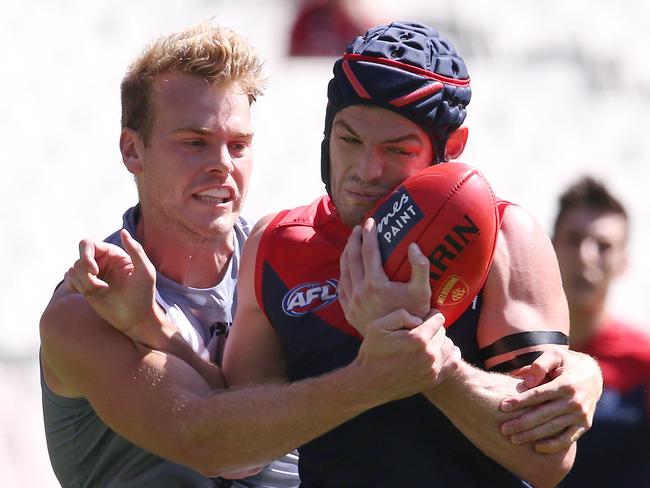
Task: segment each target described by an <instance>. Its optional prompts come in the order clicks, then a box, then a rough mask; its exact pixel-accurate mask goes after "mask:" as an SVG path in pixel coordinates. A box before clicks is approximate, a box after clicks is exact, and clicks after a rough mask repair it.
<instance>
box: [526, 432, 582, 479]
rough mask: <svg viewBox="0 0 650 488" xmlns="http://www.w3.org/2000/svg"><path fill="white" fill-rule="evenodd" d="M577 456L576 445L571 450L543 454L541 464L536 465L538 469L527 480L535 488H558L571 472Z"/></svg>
mask: <svg viewBox="0 0 650 488" xmlns="http://www.w3.org/2000/svg"><path fill="white" fill-rule="evenodd" d="M575 455H576V448H575V443H574V444H573V445H572V446H571V448H569V449H567V450H565V451H562V452H559V453H555V454H541V455H540V456H542V459H541V462H539V463H535V464H536V469H535V471H534V472H533V473H530V476H528V477H526V478H525V479H526V481H528V483H530V484H531V485H532V486H533V487H534V488H554V487H556V486H557V485H558V484H559V483H560V482H561V481H562V480H563V479H564V477H565V476H566V475H567V474H568V473H569V471H571V468H572V467H573V462H574V460H575Z"/></svg>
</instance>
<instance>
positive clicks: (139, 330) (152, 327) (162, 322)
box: [129, 307, 226, 389]
mask: <svg viewBox="0 0 650 488" xmlns="http://www.w3.org/2000/svg"><path fill="white" fill-rule="evenodd" d="M129 337H130V339H131V340H133V341H134V342H136V343H138V344H142V345H143V346H145V347H147V348H150V349H153V350H157V351H162V352H166V353H168V354H172V355H174V356H176V357H178V358H179V359H181V360H183V361H185V362H186V363H187V364H188V365H190V366H191V367H192V368H193V369H194V370H195V371H196V372H197V373H199V374H200V375H201V377H203V379H204V380H205V381H206V382H207V383H208V385H209V386H210V387H211V388H213V389H220V388H225V387H226V382H225V380H224V378H223V374H222V372H221V368H219V367H217V366H216V365H214V364H212V363H209V362H207V361H204V360H203V359H201V357H199V355H198V354H197V353H196V352H195V351H194V350H193V349H192V346H191V345H190V344H189V343H188V342H187V341H186V340H185V339H184V338H183V336H182V335H181V334H180V332H179V331H178V329H177V328H176V325H175V324H174V323H173V322H172V321H171V320H170V319H169V317H167V315H166V314H165V312H164V311H163V310H162V309H161V308H160V307H156V308H155V310H154V311H153V312H152V313H151V314H150V315H149V317H147V319H146V320H145V321H144V322H142V323H140V324H137V325H135V326H133V327H131V328H130V333H129Z"/></svg>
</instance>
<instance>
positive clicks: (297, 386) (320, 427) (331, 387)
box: [177, 364, 388, 475]
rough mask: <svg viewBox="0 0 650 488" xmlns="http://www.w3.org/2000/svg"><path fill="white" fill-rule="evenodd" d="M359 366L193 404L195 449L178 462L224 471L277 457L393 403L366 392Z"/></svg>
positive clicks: (189, 412) (189, 435)
mask: <svg viewBox="0 0 650 488" xmlns="http://www.w3.org/2000/svg"><path fill="white" fill-rule="evenodd" d="M357 369H358V368H356V366H355V365H354V364H352V365H350V366H348V367H346V368H344V369H341V370H338V371H335V372H333V373H330V374H327V375H324V376H321V377H317V378H310V379H307V380H304V381H299V382H295V383H291V384H283V385H258V386H252V387H245V388H242V389H233V390H228V391H224V392H219V393H217V394H215V395H212V396H208V397H205V398H202V399H196V400H195V401H192V402H189V403H188V404H187V407H186V408H185V409H184V410H183V412H182V417H183V422H187V424H186V426H191V427H190V428H186V429H183V430H184V432H183V436H184V437H185V438H186V439H187V440H188V441H189V442H190V445H191V446H192V448H191V449H189V450H186V451H182V450H181V449H179V450H178V453H177V454H178V455H179V456H181V457H180V458H177V460H178V461H179V462H181V463H184V464H189V465H191V466H193V467H195V468H196V469H199V470H200V471H202V472H204V473H206V474H209V475H218V474H223V473H228V472H231V471H235V470H241V469H246V468H247V467H250V466H257V465H262V464H267V463H269V462H270V461H272V460H273V459H277V458H278V457H280V456H282V455H284V454H286V453H287V452H289V451H291V450H293V449H295V448H297V447H299V446H301V445H303V444H305V443H306V442H308V441H310V440H312V439H314V438H316V437H318V436H320V435H322V434H324V433H326V432H328V431H329V430H331V429H333V428H335V427H337V426H338V425H340V424H342V423H344V422H346V421H348V420H350V419H352V418H353V417H355V416H356V415H358V414H360V413H362V412H364V411H366V410H367V409H369V408H372V407H374V406H376V405H379V404H380V403H383V402H385V401H387V400H388V399H387V398H384V397H383V393H382V392H381V391H379V390H378V389H376V390H371V389H367V390H364V389H363V388H360V387H359V386H358V385H360V384H363V383H362V381H361V380H362V378H361V377H360V376H362V374H361V371H355V370H357Z"/></svg>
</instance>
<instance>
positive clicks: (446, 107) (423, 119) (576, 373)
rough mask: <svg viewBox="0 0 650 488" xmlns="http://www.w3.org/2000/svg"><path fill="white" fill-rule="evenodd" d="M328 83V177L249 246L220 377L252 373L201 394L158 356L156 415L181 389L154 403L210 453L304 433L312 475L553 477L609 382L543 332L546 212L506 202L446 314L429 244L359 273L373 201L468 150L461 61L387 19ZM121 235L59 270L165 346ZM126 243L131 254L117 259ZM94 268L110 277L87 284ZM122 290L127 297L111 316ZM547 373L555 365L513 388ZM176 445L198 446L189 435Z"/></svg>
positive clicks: (326, 478)
mask: <svg viewBox="0 0 650 488" xmlns="http://www.w3.org/2000/svg"><path fill="white" fill-rule="evenodd" d="M328 94H329V104H328V109H327V116H326V127H325V141H324V144H323V162H322V165H323V179H324V181H325V184H326V188H327V192H328V195H326V196H323V197H321V198H319V199H317V200H316V201H315V202H313V203H312V204H311V205H308V206H305V207H299V208H296V209H292V210H288V211H282V212H279V213H277V214H274V215H270V216H267V217H265V218H263V219H262V220H261V221H260V222H259V223H258V224H257V225H256V226H255V228H254V229H253V231H252V233H251V236H250V238H249V241H248V242H247V245H246V248H245V250H244V253H243V255H242V259H241V264H240V269H239V283H238V305H237V315H236V316H235V324H234V325H233V328H232V331H231V333H230V336H229V339H228V343H227V345H226V350H225V353H224V362H223V372H224V375H225V377H226V380H227V382H228V385H229V386H234V385H253V384H255V385H257V386H248V387H240V388H235V389H234V390H233V391H232V392H229V393H227V394H220V393H215V392H206V391H201V392H199V393H197V392H195V391H194V389H193V386H192V384H190V383H188V382H182V381H179V379H178V377H177V372H176V371H175V369H174V368H172V369H171V370H167V369H165V368H161V369H160V370H157V371H156V373H157V375H158V376H157V378H158V380H159V384H162V385H163V386H164V387H165V388H167V389H168V393H169V395H171V396H172V397H173V398H175V399H176V400H177V401H178V402H177V403H174V402H171V403H172V405H171V407H170V406H169V405H168V404H167V403H163V404H161V406H160V408H159V409H156V410H155V411H154V412H152V415H154V417H155V416H157V415H160V413H159V412H158V410H161V411H163V412H164V411H165V410H166V409H167V408H168V407H170V408H175V411H177V416H178V418H177V419H174V418H173V416H171V415H166V416H164V418H165V419H166V420H167V421H168V422H170V424H169V425H171V426H176V425H177V424H179V423H180V424H182V425H183V428H182V429H176V430H175V433H176V435H179V436H181V437H182V438H183V439H184V438H185V437H187V436H192V435H196V438H197V449H199V450H200V452H202V453H203V452H204V451H208V452H209V451H210V450H211V451H212V452H214V456H215V459H214V464H213V465H211V469H214V470H216V471H217V472H228V471H233V470H239V469H244V468H247V467H249V466H251V465H253V464H262V463H264V462H268V460H270V459H273V458H276V457H278V456H279V455H281V454H283V453H285V452H288V451H290V450H291V449H293V448H294V447H296V446H302V447H300V476H301V483H302V486H305V487H317V486H318V487H320V486H324V487H380V486H390V487H393V486H413V487H432V486H434V487H435V486H441V487H449V486H457V487H472V486H474V487H490V486H492V487H499V488H501V487H509V486H512V487H523V486H528V485H527V483H526V481H522V480H527V482H530V483H531V484H533V485H534V486H540V487H545V486H554V485H555V484H557V482H558V481H559V480H560V479H562V477H563V476H564V475H565V474H566V472H567V471H568V469H569V468H570V467H571V465H572V462H573V457H574V455H575V439H576V438H577V437H578V435H579V434H580V433H581V432H583V431H584V430H586V428H588V426H589V424H590V421H591V416H592V414H593V408H594V404H595V401H596V400H597V398H598V396H599V391H600V386H601V383H600V374H599V371H598V369H597V367H596V365H595V363H594V362H593V361H592V360H590V359H589V358H586V357H584V356H580V355H577V354H573V353H569V352H568V351H566V350H565V348H563V347H561V346H558V345H552V344H546V343H545V340H547V339H545V338H549V337H550V338H551V339H552V340H554V341H555V342H563V341H564V339H565V338H564V335H563V333H564V332H566V330H567V329H568V319H567V313H566V306H565V301H564V296H563V293H562V289H561V283H560V282H559V277H558V276H559V275H558V273H557V265H556V263H555V261H554V258H553V255H552V254H549V246H548V245H547V244H548V243H547V239H546V238H545V236H544V235H543V233H542V231H541V229H540V228H539V226H538V225H537V224H535V223H534V222H533V221H532V219H531V218H530V217H529V216H528V215H527V214H526V213H524V212H523V211H522V210H521V209H519V208H518V207H514V206H512V207H508V209H507V210H505V214H504V218H503V224H502V228H501V234H500V239H499V245H498V250H497V254H498V255H497V257H496V258H495V260H494V264H493V266H492V270H491V271H490V275H489V277H488V279H487V283H486V285H485V287H484V289H483V291H482V293H481V297H480V298H477V300H476V301H475V306H474V307H473V308H471V309H470V310H468V311H467V312H466V313H465V315H463V316H462V317H461V318H460V319H459V320H458V321H457V322H456V323H455V324H453V326H451V327H450V328H449V331H448V332H446V331H445V328H444V327H443V322H444V318H443V317H442V314H440V313H432V314H430V313H429V305H428V303H429V302H428V296H426V295H427V294H426V289H428V261H427V259H426V258H425V257H424V256H423V255H422V254H421V253H419V251H418V249H417V246H414V247H413V248H412V249H411V250H410V253H409V260H410V263H411V266H412V270H413V272H412V279H411V281H410V282H409V283H407V284H403V283H391V282H389V281H388V280H387V279H386V277H385V275H384V276H383V278H384V283H383V286H379V287H377V286H373V285H374V283H372V282H369V281H368V277H369V276H373V277H376V276H381V273H382V271H381V267H380V265H379V264H378V263H377V260H372V259H370V260H368V259H367V257H368V256H372V253H373V252H374V253H375V256H376V253H377V243H376V237H375V233H374V231H375V229H374V224H373V223H372V222H371V221H366V222H364V221H363V217H364V215H365V214H366V212H367V211H368V210H369V209H370V208H371V207H372V206H373V205H374V204H375V203H376V202H377V201H378V200H379V199H381V198H382V197H383V196H385V195H386V194H387V193H388V192H389V191H391V190H392V189H393V188H394V187H395V186H396V185H398V184H399V183H401V182H402V181H403V180H404V179H406V178H408V177H409V176H411V175H414V174H416V173H417V172H419V171H420V170H422V169H424V168H425V167H427V166H429V165H431V164H434V163H437V162H439V161H447V160H449V159H452V158H455V157H457V156H459V155H460V154H461V152H462V150H463V147H464V144H465V138H466V131H465V130H464V129H463V128H461V127H460V125H461V124H462V122H463V119H464V116H465V105H466V104H467V103H468V102H469V95H470V90H469V78H468V76H467V72H466V69H465V66H464V62H463V60H462V59H461V58H460V57H459V56H458V55H457V54H456V53H455V51H454V49H453V47H451V45H450V44H449V43H448V42H447V41H445V40H444V39H442V38H440V37H439V35H438V34H437V33H436V32H435V31H433V30H431V29H430V28H428V27H426V26H423V25H420V24H412V23H393V24H391V25H389V26H378V27H376V28H374V29H372V30H370V31H369V32H368V33H367V34H366V36H364V37H359V38H357V39H356V40H355V41H353V42H352V43H351V44H350V45H349V46H348V49H347V52H346V55H345V56H344V57H343V58H342V59H341V60H339V61H337V63H336V65H335V67H334V79H333V80H332V81H331V82H330V86H329V92H328ZM445 164H451V163H445ZM361 224H362V225H363V227H361ZM522 227H524V230H525V232H524V234H525V235H519V234H518V232H517V231H518V230H521V228H522ZM123 238H124V239H125V248H126V250H127V251H128V253H129V255H125V254H124V253H122V254H120V250H119V249H117V248H114V247H110V246H107V247H106V248H105V249H103V252H105V253H106V254H104V255H102V256H101V259H99V258H98V256H96V255H94V254H93V252H92V249H88V248H86V249H85V251H84V252H83V253H82V258H81V260H80V263H81V265H78V266H75V268H74V269H72V270H71V271H70V273H69V276H68V278H69V279H71V280H72V281H73V283H74V284H75V286H77V288H78V289H83V290H84V294H85V295H86V296H87V297H88V298H89V301H90V302H91V304H92V305H93V307H94V308H95V309H96V310H98V311H100V313H101V314H102V316H103V317H104V318H106V319H107V320H109V321H111V322H112V323H113V324H114V325H115V326H116V327H118V328H120V329H121V330H123V331H125V332H126V333H129V331H130V329H129V326H132V325H133V324H134V323H137V325H138V327H137V328H138V330H139V331H140V333H141V336H140V340H141V341H142V342H145V343H152V344H154V343H155V344H156V345H157V347H158V348H160V349H166V348H167V347H170V348H171V347H172V346H167V345H166V344H172V341H171V338H173V333H172V336H171V338H170V336H169V332H168V331H169V330H172V331H173V328H174V326H173V324H169V322H168V320H167V319H166V317H165V316H164V315H163V314H161V313H160V311H159V310H158V308H157V307H156V306H155V303H154V304H153V305H152V304H151V302H152V300H151V297H148V295H147V293H145V294H144V295H143V290H144V291H145V292H146V290H147V287H148V286H150V284H151V283H150V282H151V281H154V282H155V277H154V276H152V275H151V273H150V271H148V270H149V269H150V267H149V266H148V263H147V257H146V255H145V254H144V252H143V250H142V248H141V247H139V246H138V245H137V243H136V242H132V241H131V240H129V238H128V235H126V234H125V235H124V236H123ZM362 248H363V253H364V255H365V256H366V257H365V258H364V257H362V256H361V253H362V251H361V249H362ZM82 251H83V250H82ZM531 253H532V254H534V256H532V258H533V259H531V260H530V261H528V257H529V256H530V255H531ZM551 253H552V251H551ZM524 254H525V255H524ZM128 260H130V262H131V265H132V266H133V268H134V270H135V272H132V273H131V272H130V273H128V276H121V277H120V276H119V273H118V271H119V270H120V268H119V267H118V266H119V265H122V266H123V265H124V263H125V262H127V261H128ZM93 276H94V277H95V278H96V277H97V276H103V277H110V278H111V280H112V281H109V286H108V288H104V289H102V291H101V293H97V292H98V291H99V288H97V282H96V280H93V279H92V277H93ZM533 280H535V282H534V288H533ZM113 281H114V282H113ZM513 282H516V283H517V286H516V287H512V286H508V284H509V283H513ZM114 285H117V286H114ZM143 285H144V286H143ZM511 288H516V289H515V290H513V289H511ZM127 296H128V297H130V300H129V301H126V299H125V297H127ZM134 296H140V297H143V299H142V300H134V299H133V297H134ZM352 296H355V297H356V299H355V300H348V299H346V297H348V298H349V297H352ZM147 297H148V298H147ZM423 297H424V299H426V300H424V299H423ZM117 303H119V304H120V305H124V304H125V303H126V304H128V307H127V308H128V309H127V310H120V312H121V314H119V315H118V314H117V312H116V311H115V307H114V305H115V304H117ZM424 309H426V310H424ZM143 317H144V318H145V319H143ZM346 317H347V318H349V320H346ZM359 317H362V318H361V319H359ZM152 324H153V325H154V326H152ZM161 325H162V327H160V326H161ZM161 331H162V333H161ZM547 331H552V332H553V333H552V334H548V333H544V332H547ZM359 333H361V335H362V336H363V340H360V339H359ZM459 349H460V351H461V352H462V355H463V358H462V359H461V358H460V357H459V354H458V352H459ZM536 351H540V354H541V356H540V355H539V354H537V353H536ZM542 351H543V353H542ZM530 353H532V355H533V359H534V358H537V359H535V362H534V364H533V365H532V366H531V367H530V368H524V371H525V373H526V376H525V377H524V380H520V379H516V378H513V377H511V376H507V375H505V374H501V373H493V372H487V371H485V370H484V369H479V367H480V368H492V367H495V368H497V369H499V370H503V371H505V370H510V369H513V368H515V367H519V366H524V365H525V364H526V362H525V361H524V359H525V358H530V357H531V354H530ZM530 361H531V360H529V361H528V362H530ZM470 363H471V364H475V365H476V366H478V367H476V366H472V365H470ZM172 366H173V365H172ZM546 373H549V376H550V378H553V380H552V381H550V382H548V383H545V384H543V385H541V386H537V387H535V388H533V389H532V390H529V391H523V392H521V391H520V390H523V389H525V388H524V385H526V386H529V387H530V386H535V385H538V384H539V383H541V381H542V379H543V377H544V376H545V374H546ZM287 382H288V383H287ZM260 384H263V385H262V386H260ZM418 392H420V393H424V395H420V394H416V393H418ZM529 407H535V408H532V409H531V408H529ZM224 419H227V421H226V420H224ZM150 424H151V426H152V428H153V427H154V426H155V422H150ZM174 456H175V460H176V461H178V462H181V463H184V464H189V465H192V464H193V463H195V462H196V461H195V458H194V457H193V454H192V452H188V453H183V452H179V451H174ZM203 457H205V456H203Z"/></svg>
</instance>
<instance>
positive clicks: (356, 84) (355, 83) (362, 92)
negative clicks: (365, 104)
mask: <svg viewBox="0 0 650 488" xmlns="http://www.w3.org/2000/svg"><path fill="white" fill-rule="evenodd" d="M343 72H344V73H345V76H347V77H348V81H349V82H350V84H351V85H352V88H354V91H355V92H357V95H359V96H360V97H361V98H365V99H366V100H370V99H371V98H372V97H371V96H370V93H368V92H367V91H366V89H365V88H364V87H363V85H362V84H361V82H360V81H359V79H358V78H357V77H356V76H355V74H354V72H353V71H352V68H351V67H350V63H348V62H347V61H343Z"/></svg>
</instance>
